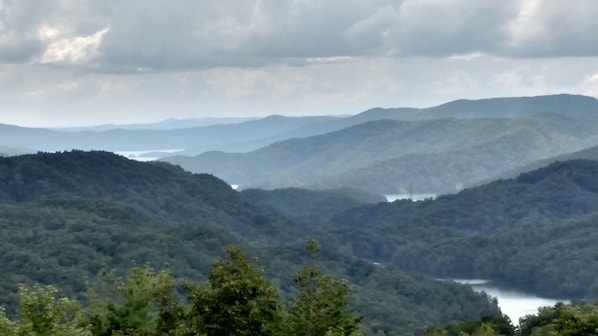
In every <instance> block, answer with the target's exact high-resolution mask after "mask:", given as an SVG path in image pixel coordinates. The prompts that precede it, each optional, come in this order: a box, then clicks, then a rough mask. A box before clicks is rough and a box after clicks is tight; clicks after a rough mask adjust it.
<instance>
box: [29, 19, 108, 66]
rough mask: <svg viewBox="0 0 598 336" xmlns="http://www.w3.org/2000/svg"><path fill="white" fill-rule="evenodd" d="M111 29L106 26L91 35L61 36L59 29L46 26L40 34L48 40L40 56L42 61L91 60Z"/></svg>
mask: <svg viewBox="0 0 598 336" xmlns="http://www.w3.org/2000/svg"><path fill="white" fill-rule="evenodd" d="M108 31H109V28H104V29H102V30H99V31H97V32H95V33H94V34H92V35H89V36H76V37H71V38H61V35H62V34H61V32H60V31H59V30H58V29H55V28H51V27H47V26H44V27H42V28H40V30H39V34H40V37H41V38H42V39H43V40H47V41H48V44H47V46H46V50H45V51H44V53H43V54H42V55H41V57H40V63H72V64H81V63H84V62H90V61H92V60H93V59H94V58H95V57H96V56H97V50H98V47H99V45H100V43H101V42H102V37H103V36H104V35H105V34H106V33H107V32H108Z"/></svg>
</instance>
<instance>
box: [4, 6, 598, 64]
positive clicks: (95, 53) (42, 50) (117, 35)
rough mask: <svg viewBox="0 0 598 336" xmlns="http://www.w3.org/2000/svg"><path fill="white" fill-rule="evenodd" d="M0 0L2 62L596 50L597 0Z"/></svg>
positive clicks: (242, 60) (247, 60) (279, 60)
mask: <svg viewBox="0 0 598 336" xmlns="http://www.w3.org/2000/svg"><path fill="white" fill-rule="evenodd" d="M1 3H2V5H1V6H2V7H1V9H0V60H4V61H5V62H16V63H18V62H42V63H43V62H63V63H76V64H77V65H78V66H82V65H88V66H93V67H95V68H100V69H104V70H106V71H114V72H119V71H120V72H143V71H154V70H158V69H184V68H208V67H220V66H241V67H247V66H249V67H251V66H263V65H267V64H291V65H307V64H309V63H308V62H305V60H306V59H308V58H326V57H331V58H338V57H370V58H371V57H405V56H426V57H448V56H451V55H456V54H472V53H482V54H489V55H498V56H502V57H561V56H591V55H596V54H598V35H596V34H592V32H593V31H594V30H595V29H596V28H597V26H598V22H597V21H596V20H595V18H596V17H598V2H596V1H594V0H579V1H577V2H576V3H575V5H571V4H570V3H565V2H563V1H558V0H544V1H542V0H525V1H518V0H505V1H500V2H499V1H478V0H405V1H403V0H379V1H364V0H344V1H343V0H326V1H319V0H288V1H281V0H250V1H241V2H239V1H235V0H220V1H197V0H178V1H175V2H172V1H166V0H147V1H120V0H106V1H75V0H70V1H69V0H66V1H58V0H47V1H42V2H40V1H36V0H19V1H10V0H2V2H1ZM104 30H105V33H104V34H100V33H101V32H103V31H104ZM98 34H100V35H98ZM61 50H66V51H65V52H62V53H61V52H60V51H61ZM48 52H50V53H51V54H50V55H49V54H48Z"/></svg>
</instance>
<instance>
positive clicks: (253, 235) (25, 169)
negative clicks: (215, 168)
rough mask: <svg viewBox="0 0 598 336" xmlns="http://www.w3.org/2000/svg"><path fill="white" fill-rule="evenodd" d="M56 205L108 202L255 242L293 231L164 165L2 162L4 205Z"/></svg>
mask: <svg viewBox="0 0 598 336" xmlns="http://www.w3.org/2000/svg"><path fill="white" fill-rule="evenodd" d="M55 199H67V200H70V199H109V200H112V201H116V202H122V203H127V204H129V205H130V206H132V207H134V208H137V209H139V210H141V211H144V212H145V213H147V214H148V215H151V216H153V217H155V218H157V219H160V220H162V221H165V222H166V223H168V224H169V225H176V224H187V223H197V224H198V225H218V226H221V227H225V228H226V229H228V230H231V231H232V232H235V233H237V234H239V235H242V236H243V237H245V238H247V239H249V240H254V241H256V242H257V241H264V242H265V241H268V240H271V239H286V238H288V237H289V235H292V234H293V232H294V230H295V229H294V226H293V225H292V224H291V223H290V222H289V221H288V220H286V219H284V218H281V217H278V218H276V217H274V216H272V217H266V216H263V215H262V214H261V213H260V212H259V211H257V209H255V208H254V207H252V206H250V205H249V204H247V203H246V202H245V201H244V200H243V199H242V198H241V197H240V196H239V194H238V193H237V192H235V191H234V190H232V189H231V188H230V186H229V185H227V184H226V183H224V182H222V181H221V180H219V179H217V178H215V177H213V176H209V175H205V174H204V175H193V174H190V173H187V172H184V171H183V170H182V169H180V168H179V167H175V166H171V165H168V164H164V163H147V164H145V163H141V162H136V161H132V160H128V159H126V158H124V157H121V156H118V155H115V154H112V153H108V152H81V151H73V152H65V153H40V154H35V155H23V156H18V157H9V158H0V202H4V203H24V202H32V201H40V200H41V201H43V200H55Z"/></svg>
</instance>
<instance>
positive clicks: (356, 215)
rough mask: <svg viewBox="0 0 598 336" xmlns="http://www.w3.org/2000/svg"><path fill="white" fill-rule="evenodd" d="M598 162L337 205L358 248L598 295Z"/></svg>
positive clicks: (411, 266) (409, 263)
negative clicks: (420, 197) (422, 194)
mask: <svg viewBox="0 0 598 336" xmlns="http://www.w3.org/2000/svg"><path fill="white" fill-rule="evenodd" d="M597 181H598V161H590V160H574V161H566V162H557V163H555V164H552V165H550V166H549V167H546V168H543V169H539V170H536V171H533V172H530V173H526V174H522V175H520V176H519V177H517V178H516V179H509V180H500V181H496V182H493V183H489V184H487V185H484V186H480V187H475V188H471V189H466V190H464V191H462V192H460V193H458V194H455V195H445V196H441V197H439V198H437V199H436V200H433V201H423V202H410V201H396V202H394V203H392V204H391V203H379V204H376V205H365V206H362V207H358V208H353V209H350V210H347V211H345V212H343V213H340V214H337V215H336V216H335V217H334V218H333V220H332V221H331V222H330V223H328V228H329V230H330V232H333V233H334V234H335V235H336V236H337V237H338V239H339V243H340V244H347V245H349V246H350V247H351V248H352V251H353V252H354V253H355V254H356V255H358V256H361V257H365V258H371V259H372V260H380V261H383V262H386V263H389V264H394V265H398V266H399V267H401V268H402V269H407V270H412V271H418V272H423V273H427V274H434V275H436V276H443V277H457V276H461V277H471V278H479V277H481V278H491V279H497V280H502V281H506V282H508V283H511V284H515V285H517V286H520V287H523V288H526V289H531V290H532V291H534V292H536V293H540V294H543V295H547V296H553V297H570V298H590V299H591V298H596V297H598V282H597V280H596V279H597V278H596V277H595V275H596V274H597V273H598V263H597V262H596V260H598V248H596V244H594V243H593V242H594V241H596V239H597V238H598V237H597V236H596V234H597V233H596V232H597V231H596V229H595V228H596V226H597V225H598V184H597V183H598V182H597Z"/></svg>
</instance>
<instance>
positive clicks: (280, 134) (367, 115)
mask: <svg viewBox="0 0 598 336" xmlns="http://www.w3.org/2000/svg"><path fill="white" fill-rule="evenodd" d="M537 114H557V115H562V116H565V117H568V118H573V119H596V118H597V115H598V101H597V100H596V99H595V98H593V97H586V96H579V95H567V94H561V95H550V96H538V97H515V98H491V99H482V100H471V101H470V100H459V101H454V102H449V103H446V104H443V105H439V106H435V107H430V108H423V109H417V108H393V109H382V108H376V109H371V110H368V111H365V112H363V113H360V114H357V115H354V116H348V117H347V116H336V117H334V116H313V117H308V116H306V117H283V116H270V117H265V118H261V119H256V120H248V121H243V122H238V123H229V121H230V122H232V121H233V120H236V119H230V120H228V119H226V120H225V121H223V122H226V124H218V125H210V126H196V125H192V124H189V123H192V122H195V121H189V120H180V121H178V120H170V121H168V120H167V121H165V122H163V123H157V124H148V125H114V126H112V125H103V126H98V127H96V128H94V127H91V128H79V129H70V130H68V131H67V130H50V129H40V128H23V127H16V126H13V127H9V126H8V125H0V146H7V147H25V148H31V149H32V150H34V151H38V150H41V151H60V150H71V149H81V150H92V149H95V150H110V151H132V150H148V151H153V150H160V149H162V150H166V149H169V150H171V149H181V150H185V151H186V152H185V154H190V155H195V154H200V153H203V152H206V151H211V150H220V151H225V152H247V151H252V150H256V149H258V148H261V147H264V146H267V145H269V144H272V143H274V142H277V141H282V140H287V139H291V138H306V137H310V136H314V135H320V134H325V133H329V132H333V131H337V130H340V129H343V128H346V127H350V126H355V125H358V124H361V123H364V122H368V121H374V120H381V119H393V120H403V121H415V120H430V119H438V118H443V119H444V118H457V119H463V118H527V117H531V116H534V115H537ZM241 120H243V119H239V121H241ZM220 121H222V120H214V121H212V122H220ZM206 122H209V121H206ZM188 126H196V127H188ZM123 128H132V129H123ZM175 128H176V129H175Z"/></svg>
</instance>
